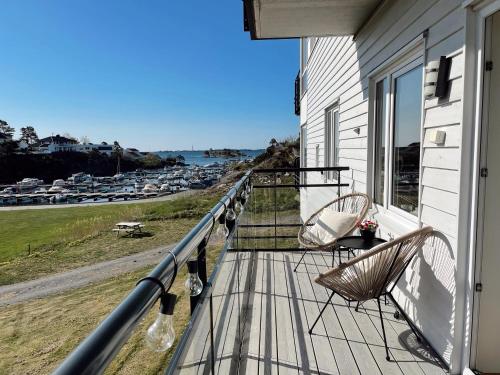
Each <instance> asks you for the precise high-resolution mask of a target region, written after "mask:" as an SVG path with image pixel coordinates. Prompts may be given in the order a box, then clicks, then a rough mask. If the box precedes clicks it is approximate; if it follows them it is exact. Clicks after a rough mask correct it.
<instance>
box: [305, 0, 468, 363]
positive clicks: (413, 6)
mask: <svg viewBox="0 0 500 375" xmlns="http://www.w3.org/2000/svg"><path fill="white" fill-rule="evenodd" d="M332 22H334V21H332ZM464 25H465V11H464V9H463V8H462V7H461V2H460V1H458V0H405V1H392V2H388V3H387V5H385V6H384V9H383V10H382V11H381V12H380V14H379V15H378V16H377V18H376V19H374V20H373V21H372V22H370V24H369V25H368V26H367V27H366V28H365V29H364V30H362V32H361V34H360V35H359V36H358V37H357V39H356V40H353V38H352V37H328V38H326V37H325V38H320V39H319V41H318V43H317V45H316V47H315V48H314V51H313V53H312V55H311V56H310V58H309V62H308V67H307V69H308V79H309V86H308V91H307V96H306V97H305V99H304V100H303V103H302V108H304V107H306V108H307V116H306V118H302V119H301V120H302V121H301V122H302V123H304V122H307V132H308V137H307V139H308V166H315V165H316V151H315V150H316V147H317V146H319V155H320V166H323V165H324V116H325V109H326V108H327V107H328V106H330V105H331V104H333V103H334V102H336V101H337V100H338V101H339V107H340V126H339V130H340V137H339V138H340V145H339V147H340V151H339V165H341V166H349V167H350V170H349V171H347V172H343V173H342V180H343V182H348V183H349V184H350V188H349V190H355V191H361V192H368V193H370V192H371V188H370V186H369V183H370V178H369V176H368V173H369V170H370V167H369V165H370V163H371V157H370V156H369V155H368V147H369V143H370V142H371V140H369V139H368V135H369V131H368V130H369V129H368V126H370V125H369V124H368V121H369V115H368V111H369V97H368V90H369V76H370V75H371V74H372V73H373V72H374V71H375V70H377V69H379V68H380V67H382V66H384V64H385V63H386V62H387V61H388V60H389V59H391V57H392V56H394V55H395V54H397V53H398V51H399V50H401V49H402V48H403V47H404V46H406V45H407V44H408V43H410V42H411V41H412V40H414V39H415V38H417V37H418V36H419V35H421V34H422V33H423V32H424V30H428V36H427V40H426V43H425V45H426V51H425V55H424V58H425V61H426V62H427V61H429V60H435V59H439V57H440V56H442V55H445V56H448V57H452V65H451V68H450V93H449V96H448V97H447V98H446V99H437V98H432V99H428V100H425V101H424V108H425V109H424V113H423V119H424V120H423V123H424V142H423V145H422V166H421V176H420V177H421V182H422V192H421V208H420V209H421V223H419V224H425V225H431V226H433V227H434V228H435V229H436V230H438V231H440V233H439V234H438V237H439V238H437V239H436V238H434V239H433V240H432V241H431V242H432V243H431V244H430V246H428V247H426V249H425V251H424V252H423V254H422V255H421V256H420V257H419V258H418V259H416V260H415V262H414V264H413V265H412V267H411V269H409V270H408V271H407V275H406V277H405V278H403V279H404V280H402V282H401V285H400V291H399V293H398V295H399V296H398V298H399V300H400V302H401V304H402V306H404V307H405V309H406V311H407V312H408V313H409V315H410V316H411V317H412V318H413V319H414V321H415V322H416V323H417V325H418V326H419V327H420V328H421V330H422V331H423V333H424V335H425V336H426V337H427V338H428V340H429V341H430V342H431V343H432V344H433V346H434V347H435V348H436V349H437V350H438V351H439V352H440V354H441V355H442V356H443V357H444V358H445V360H447V361H450V362H453V358H454V357H453V348H454V347H455V346H456V345H459V343H460V341H459V340H461V339H460V338H454V335H453V327H454V324H455V322H454V319H455V314H454V311H455V307H456V306H455V305H454V304H455V294H456V284H455V274H456V238H457V227H458V220H457V216H458V202H459V174H460V171H459V165H460V164H459V163H460V145H461V134H462V124H461V119H462V97H463V77H462V75H463V71H464V57H463V45H464V38H465V34H464ZM305 100H306V101H307V102H306V103H304V101H305ZM355 129H359V134H357V132H355ZM430 129H440V130H443V131H445V132H446V140H445V143H444V144H443V145H435V144H432V143H430V142H429V141H428V131H429V130H430ZM323 180H324V178H323V176H321V175H320V174H319V173H316V174H312V173H311V174H310V175H309V176H308V182H311V183H314V182H319V181H323ZM335 196H336V194H335V192H334V191H333V190H332V189H327V188H309V189H303V190H302V215H303V217H304V218H305V217H307V216H308V215H309V214H310V213H311V212H312V211H314V210H315V209H316V208H318V207H320V206H322V205H323V204H324V203H326V202H327V201H329V200H331V199H332V198H334V197H335ZM372 215H373V216H374V217H375V218H376V219H377V220H378V221H379V222H380V223H381V235H387V236H388V235H389V234H390V235H394V236H397V235H399V234H402V233H404V232H406V231H408V230H410V229H412V228H414V227H416V225H417V224H414V223H410V222H406V221H405V220H404V219H400V218H399V217H397V216H395V215H394V214H391V213H389V212H386V211H385V210H384V212H382V210H381V211H380V212H378V211H374V212H372ZM415 275H419V277H415ZM424 278H425V279H424ZM450 365H451V366H452V371H453V370H454V369H458V368H459V367H458V366H459V364H458V363H450Z"/></svg>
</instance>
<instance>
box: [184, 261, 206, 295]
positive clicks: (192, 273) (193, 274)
mask: <svg viewBox="0 0 500 375" xmlns="http://www.w3.org/2000/svg"><path fill="white" fill-rule="evenodd" d="M187 266H188V272H189V274H188V278H187V280H186V283H185V284H184V285H185V286H186V289H187V290H188V292H189V295H190V296H191V297H194V296H199V295H200V294H201V292H202V291H203V283H202V282H201V280H200V278H199V276H198V261H197V260H189V261H188V262H187Z"/></svg>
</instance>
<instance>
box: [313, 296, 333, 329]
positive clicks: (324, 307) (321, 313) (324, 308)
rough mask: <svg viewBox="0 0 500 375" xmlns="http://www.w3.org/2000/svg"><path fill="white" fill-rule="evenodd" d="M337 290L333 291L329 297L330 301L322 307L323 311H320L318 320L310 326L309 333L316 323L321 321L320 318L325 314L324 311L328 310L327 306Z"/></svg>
mask: <svg viewBox="0 0 500 375" xmlns="http://www.w3.org/2000/svg"><path fill="white" fill-rule="evenodd" d="M334 294H335V292H332V294H331V295H330V297H329V298H328V301H326V303H325V306H323V308H322V309H321V312H320V313H319V315H318V317H317V318H316V320H315V321H314V323H313V325H312V327H311V328H309V334H312V331H313V329H314V326H315V325H316V323H318V321H319V318H321V315H323V312H324V311H325V310H326V307H327V306H328V304H329V303H330V301H331V300H332V298H333V296H334Z"/></svg>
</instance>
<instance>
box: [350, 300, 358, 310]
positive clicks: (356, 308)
mask: <svg viewBox="0 0 500 375" xmlns="http://www.w3.org/2000/svg"><path fill="white" fill-rule="evenodd" d="M349 304H350V302H349ZM358 309H359V301H358V303H356V307H355V308H354V311H356V312H358Z"/></svg>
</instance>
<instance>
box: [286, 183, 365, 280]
mask: <svg viewBox="0 0 500 375" xmlns="http://www.w3.org/2000/svg"><path fill="white" fill-rule="evenodd" d="M370 205H371V201H370V198H369V197H368V195H366V194H363V193H350V194H346V195H343V196H341V197H338V198H337V199H335V200H333V201H331V202H330V203H328V204H326V205H324V206H323V207H321V208H320V209H319V210H318V211H316V212H315V213H314V214H312V216H311V217H310V218H309V219H307V220H306V222H304V224H303V225H302V227H301V228H300V231H299V234H298V241H299V244H300V245H301V247H302V248H304V253H303V254H302V257H301V258H300V260H299V262H298V263H297V265H296V266H295V269H294V271H297V268H298V266H299V265H300V263H301V262H302V260H303V259H304V256H305V255H306V254H307V253H308V252H309V251H332V255H333V253H334V250H335V244H336V242H337V239H338V238H340V237H344V236H348V235H349V234H351V233H352V232H353V231H354V229H356V227H357V225H358V224H359V223H360V222H361V220H363V219H364V217H365V216H366V213H367V212H368V209H369V208H370ZM326 210H332V211H336V212H344V213H349V214H356V215H357V216H356V220H354V221H353V223H352V225H351V226H350V227H349V228H347V229H346V230H344V231H343V232H342V233H339V234H338V236H337V237H336V238H335V239H333V240H332V241H330V242H328V243H319V242H316V241H313V240H312V237H313V236H308V234H310V231H311V228H312V227H313V225H314V224H316V222H317V221H318V219H319V217H320V216H321V214H322V213H324V212H325V211H326Z"/></svg>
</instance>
